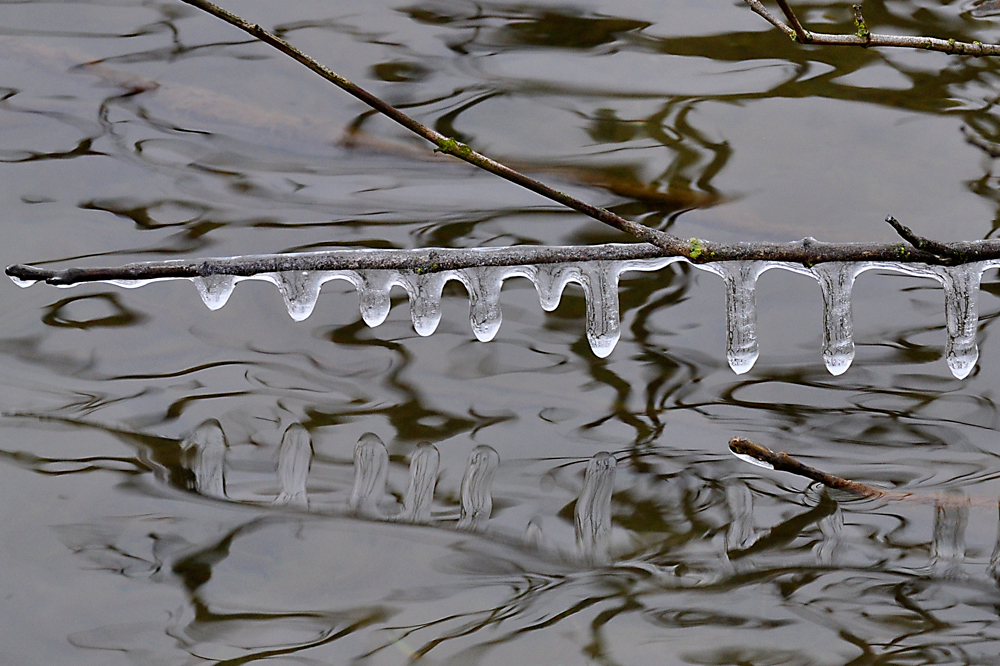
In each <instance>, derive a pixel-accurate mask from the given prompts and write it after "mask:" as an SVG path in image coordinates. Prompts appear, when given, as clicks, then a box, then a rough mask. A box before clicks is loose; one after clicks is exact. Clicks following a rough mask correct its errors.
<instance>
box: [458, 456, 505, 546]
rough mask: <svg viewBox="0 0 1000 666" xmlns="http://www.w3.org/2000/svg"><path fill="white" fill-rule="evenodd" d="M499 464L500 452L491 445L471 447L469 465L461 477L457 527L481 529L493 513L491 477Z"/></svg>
mask: <svg viewBox="0 0 1000 666" xmlns="http://www.w3.org/2000/svg"><path fill="white" fill-rule="evenodd" d="M499 466H500V454H499V453H497V452H496V449H494V448H493V447H491V446H485V445H480V446H477V447H476V448H474V449H472V453H471V454H470V455H469V466H468V467H467V468H466V470H465V476H463V477H462V515H461V518H459V520H458V528H459V529H463V530H478V529H481V528H482V527H483V526H484V525H485V524H486V521H487V520H489V519H490V514H492V513H493V477H494V476H495V475H496V471H497V467H499Z"/></svg>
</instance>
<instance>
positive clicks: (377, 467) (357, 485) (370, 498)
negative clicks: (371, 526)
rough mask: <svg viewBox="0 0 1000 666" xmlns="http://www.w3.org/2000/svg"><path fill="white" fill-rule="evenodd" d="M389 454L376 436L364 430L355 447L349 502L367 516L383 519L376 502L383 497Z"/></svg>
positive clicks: (357, 510) (353, 507) (352, 507)
mask: <svg viewBox="0 0 1000 666" xmlns="http://www.w3.org/2000/svg"><path fill="white" fill-rule="evenodd" d="M388 475H389V453H388V452H387V451H386V450H385V444H383V443H382V440H381V439H379V437H378V435H376V434H375V433H371V432H366V433H365V434H363V435H361V437H360V438H359V439H358V443H357V444H356V445H355V447H354V487H353V488H352V489H351V498H350V500H348V505H349V506H350V507H351V509H353V510H354V511H355V512H357V513H358V514H359V515H362V516H365V517H366V518H384V517H385V516H384V515H383V514H382V510H381V509H380V508H379V503H380V502H381V501H382V498H383V497H384V496H385V483H386V479H387V477H388Z"/></svg>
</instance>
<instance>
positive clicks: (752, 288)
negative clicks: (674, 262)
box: [700, 261, 774, 375]
mask: <svg viewBox="0 0 1000 666" xmlns="http://www.w3.org/2000/svg"><path fill="white" fill-rule="evenodd" d="M773 266H774V265H773V264H771V265H768V264H767V262H764V261H727V262H724V263H718V264H703V265H702V266H700V268H703V269H705V270H709V271H711V272H713V273H715V274H716V275H719V276H721V277H722V279H723V280H725V282H726V326H727V331H726V360H728V361H729V367H730V368H732V369H733V372H735V373H736V374H738V375H742V374H744V373H746V372H750V369H751V368H752V367H753V364H754V363H756V362H757V356H758V353H759V352H758V351H757V299H756V296H755V292H756V289H757V278H758V277H759V276H760V274H761V273H763V272H764V271H765V270H767V269H768V268H771V267H773Z"/></svg>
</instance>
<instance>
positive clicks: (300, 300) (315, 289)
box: [266, 271, 327, 321]
mask: <svg viewBox="0 0 1000 666" xmlns="http://www.w3.org/2000/svg"><path fill="white" fill-rule="evenodd" d="M326 277H327V276H326V273H324V272H323V271H283V272H281V273H269V274H267V275H266V279H267V280H269V281H271V282H274V284H275V285H277V287H278V291H280V292H281V296H282V297H283V298H284V299H285V307H287V308H288V315H289V316H290V317H291V318H292V319H294V320H295V321H303V320H305V319H307V318H308V317H309V315H311V314H312V311H313V308H315V307H316V301H317V300H318V299H319V289H320V287H321V286H322V285H323V282H324V279H325V278H326Z"/></svg>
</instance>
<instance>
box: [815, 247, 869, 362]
mask: <svg viewBox="0 0 1000 666" xmlns="http://www.w3.org/2000/svg"><path fill="white" fill-rule="evenodd" d="M864 269H865V266H864V265H862V264H857V263H847V262H839V261H838V262H831V263H826V264H818V265H816V266H813V268H812V273H813V275H814V276H815V277H816V279H817V280H819V287H820V290H821V291H822V292H823V362H824V363H825V364H826V369H827V370H829V371H830V374H831V375H834V376H837V375H842V374H844V373H845V372H847V369H848V368H849V367H851V362H852V361H853V360H854V323H853V320H852V318H851V289H852V287H853V286H854V280H855V278H856V277H857V276H858V274H859V273H860V272H861V271H862V270H864Z"/></svg>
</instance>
